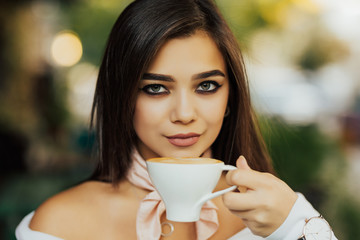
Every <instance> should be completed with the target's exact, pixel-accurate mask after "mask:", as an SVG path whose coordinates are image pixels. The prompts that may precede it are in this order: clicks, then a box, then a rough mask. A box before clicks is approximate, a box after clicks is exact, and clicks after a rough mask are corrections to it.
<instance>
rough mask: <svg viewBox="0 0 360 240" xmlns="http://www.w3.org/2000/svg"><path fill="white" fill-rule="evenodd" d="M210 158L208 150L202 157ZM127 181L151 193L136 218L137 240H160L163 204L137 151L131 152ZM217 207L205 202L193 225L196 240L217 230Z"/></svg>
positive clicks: (146, 197)
mask: <svg viewBox="0 0 360 240" xmlns="http://www.w3.org/2000/svg"><path fill="white" fill-rule="evenodd" d="M206 155H208V156H207V157H210V156H211V151H210V150H208V151H206V152H205V153H204V156H206ZM127 179H128V180H129V181H130V182H131V183H132V184H134V185H135V186H137V187H140V188H143V189H146V190H148V191H151V192H150V193H149V194H148V195H146V196H145V198H144V199H143V200H142V201H141V203H140V207H139V209H138V213H137V217H136V233H137V238H138V240H148V239H160V236H161V222H160V217H161V215H162V214H163V213H164V212H165V205H164V202H163V201H162V200H161V198H160V195H159V193H158V192H157V191H156V189H155V188H154V186H153V184H152V183H151V180H150V177H149V174H148V172H147V168H146V163H145V160H144V159H143V158H142V157H141V156H140V154H139V153H138V151H137V150H134V151H133V165H132V167H131V169H130V171H129V173H128V176H127ZM216 210H217V207H216V206H215V204H214V203H212V202H211V201H208V202H206V203H205V204H204V205H203V207H202V209H201V213H200V220H199V221H197V222H196V223H195V226H196V234H197V240H205V239H208V238H210V237H211V236H212V235H213V234H214V233H215V232H216V231H217V229H218V227H219V221H218V216H217V212H216Z"/></svg>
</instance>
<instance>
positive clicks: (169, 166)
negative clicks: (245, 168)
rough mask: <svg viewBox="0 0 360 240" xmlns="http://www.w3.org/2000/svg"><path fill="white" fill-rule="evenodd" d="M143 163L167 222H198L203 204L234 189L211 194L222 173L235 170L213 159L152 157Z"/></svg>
mask: <svg viewBox="0 0 360 240" xmlns="http://www.w3.org/2000/svg"><path fill="white" fill-rule="evenodd" d="M146 164H147V169H148V172H149V175H150V179H151V181H152V183H153V184H154V186H155V188H156V190H157V191H158V192H159V194H160V196H161V198H162V200H163V201H164V203H165V208H166V218H167V219H168V220H170V221H175V222H194V221H198V220H199V218H200V211H201V208H202V206H203V205H204V203H205V202H207V201H208V200H210V199H212V198H215V197H218V196H220V195H222V194H224V193H226V192H230V191H233V190H235V189H236V186H231V187H228V188H226V189H224V190H221V191H217V192H214V193H212V191H213V190H214V188H215V187H216V185H217V183H218V181H219V179H220V176H221V173H222V171H228V170H234V169H237V168H236V167H234V166H231V165H225V164H224V163H223V162H222V161H219V160H216V159H212V158H200V157H199V158H152V159H148V160H147V161H146Z"/></svg>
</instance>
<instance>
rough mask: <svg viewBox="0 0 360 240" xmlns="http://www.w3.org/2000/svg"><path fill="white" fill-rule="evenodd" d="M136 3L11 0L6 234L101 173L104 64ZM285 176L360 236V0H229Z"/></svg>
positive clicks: (4, 13)
mask: <svg viewBox="0 0 360 240" xmlns="http://www.w3.org/2000/svg"><path fill="white" fill-rule="evenodd" d="M129 2H131V1H129V0H126V1H125V0H116V1H115V0H103V1H96V0H73V1H71V0H17V1H1V2H0V74H1V75H0V77H1V78H0V239H15V236H14V230H15V227H16V226H17V224H18V223H19V222H20V220H21V219H22V217H24V216H25V215H26V214H28V213H29V212H30V211H32V210H34V209H36V207H37V206H38V205H39V204H40V203H41V202H43V201H44V200H45V199H46V198H48V197H49V196H51V195H53V194H55V193H57V192H59V191H61V190H63V189H65V188H68V187H71V186H73V185H75V184H77V183H78V182H80V181H82V180H84V179H85V178H86V177H88V176H89V174H90V173H91V170H92V166H93V159H92V154H91V147H92V144H93V141H94V137H93V135H92V134H91V133H89V132H88V125H89V115H90V108H91V103H92V96H93V91H94V85H95V82H96V74H97V71H98V65H99V63H100V61H101V57H102V52H103V50H104V45H105V42H106V39H107V35H108V33H109V31H110V29H111V26H112V24H113V23H114V21H115V20H116V18H117V16H118V15H119V13H120V12H121V11H122V9H123V8H124V7H125V6H126V5H127V4H128V3H129ZM217 3H218V5H219V7H220V8H221V10H222V12H223V14H224V16H225V18H226V19H227V20H228V22H229V24H230V26H231V28H232V30H233V31H234V33H235V35H236V37H237V38H238V40H239V44H240V45H241V47H242V49H243V52H244V55H245V60H246V62H247V66H248V75H249V82H250V88H251V93H252V98H253V103H254V106H255V108H256V110H257V113H258V115H259V119H260V125H261V129H262V132H263V134H264V136H265V139H266V142H267V144H268V146H269V150H270V153H271V155H272V157H273V161H274V165H275V168H276V170H277V172H278V174H279V176H280V177H281V178H282V179H283V180H285V181H286V182H287V183H288V184H289V185H290V186H291V187H292V188H293V189H294V190H296V191H300V192H302V193H303V194H304V195H305V196H306V197H307V198H308V199H309V200H310V202H311V203H312V204H313V205H314V206H315V207H316V208H317V209H318V210H319V211H320V212H321V213H322V214H323V215H324V216H325V217H326V219H327V220H328V221H329V222H330V223H331V225H332V227H333V229H334V231H335V233H336V235H337V237H338V238H339V239H342V240H350V239H351V240H354V239H360V204H359V203H360V194H359V193H358V192H359V190H360V187H359V182H360V176H359V173H360V68H359V62H360V45H359V42H360V28H359V27H358V26H357V25H358V23H360V3H359V2H358V1H356V0H344V1H335V0H333V1H330V0H218V1H217Z"/></svg>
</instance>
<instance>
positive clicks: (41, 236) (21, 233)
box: [15, 212, 62, 240]
mask: <svg viewBox="0 0 360 240" xmlns="http://www.w3.org/2000/svg"><path fill="white" fill-rule="evenodd" d="M34 213H35V212H31V213H30V214H28V215H27V216H26V217H24V219H23V220H22V221H21V222H20V224H19V225H18V226H17V228H16V230H15V235H16V239H17V240H62V239H61V238H58V237H54V236H52V235H49V234H46V233H42V232H38V231H34V230H31V229H30V227H29V224H30V221H31V219H32V217H33V216H34Z"/></svg>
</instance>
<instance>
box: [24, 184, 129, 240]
mask: <svg viewBox="0 0 360 240" xmlns="http://www.w3.org/2000/svg"><path fill="white" fill-rule="evenodd" d="M123 188H124V187H123ZM127 192H128V191H127V190H126V187H125V189H121V190H119V189H116V188H114V187H113V186H112V185H111V184H109V183H102V182H96V181H89V182H85V183H82V184H80V185H78V186H75V187H73V188H70V189H68V190H66V191H64V192H61V193H59V194H57V195H55V196H53V197H51V198H49V199H48V200H46V201H45V202H44V203H43V204H41V205H40V207H39V208H38V209H37V210H36V211H35V215H34V217H33V218H32V220H31V223H30V226H29V227H30V228H31V229H32V230H36V231H40V232H44V233H47V234H51V235H53V236H57V237H60V238H66V239H79V238H85V237H86V236H85V234H89V235H90V234H92V233H91V232H92V231H94V232H96V233H98V232H99V231H98V228H100V227H103V226H99V223H106V222H107V221H108V220H106V219H109V214H111V213H112V212H113V211H114V209H115V211H116V208H122V209H123V208H124V207H126V206H127V205H128V204H129V200H130V197H129V196H128V194H127ZM120 212H121V211H120ZM110 216H111V215H110ZM118 217H119V216H118ZM119 218H120V219H115V218H113V219H111V220H113V221H115V222H116V221H117V220H121V216H120V217H119ZM107 227H110V226H109V225H107ZM89 229H90V230H89ZM87 239H90V238H87Z"/></svg>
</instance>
